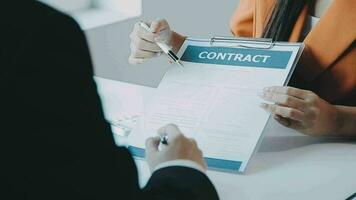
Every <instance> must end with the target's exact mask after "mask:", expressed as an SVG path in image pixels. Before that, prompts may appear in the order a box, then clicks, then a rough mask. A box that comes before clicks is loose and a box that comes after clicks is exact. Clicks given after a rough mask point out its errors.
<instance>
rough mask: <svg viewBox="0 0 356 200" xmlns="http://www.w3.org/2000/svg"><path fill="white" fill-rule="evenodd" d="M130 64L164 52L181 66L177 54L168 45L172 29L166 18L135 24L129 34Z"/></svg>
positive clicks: (139, 62)
mask: <svg viewBox="0 0 356 200" xmlns="http://www.w3.org/2000/svg"><path fill="white" fill-rule="evenodd" d="M130 38H131V45H130V47H131V55H130V57H129V62H130V63H131V64H141V63H143V62H145V61H146V60H148V59H149V58H152V57H155V56H158V55H161V53H162V52H163V53H165V54H166V55H167V56H168V57H169V58H170V60H171V61H172V62H173V63H176V64H178V65H180V66H182V67H183V64H182V63H181V62H180V61H179V58H178V57H177V55H176V54H175V53H174V52H173V50H172V48H171V47H170V42H171V39H172V31H171V29H170V27H169V25H168V23H167V21H166V20H155V21H153V22H152V23H151V24H150V26H149V25H147V24H146V23H144V22H138V23H136V24H135V27H134V30H133V32H132V33H131V35H130Z"/></svg>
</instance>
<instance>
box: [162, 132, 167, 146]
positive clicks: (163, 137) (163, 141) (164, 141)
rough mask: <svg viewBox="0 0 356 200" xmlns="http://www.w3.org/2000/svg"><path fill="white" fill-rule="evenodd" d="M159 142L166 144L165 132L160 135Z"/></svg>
mask: <svg viewBox="0 0 356 200" xmlns="http://www.w3.org/2000/svg"><path fill="white" fill-rule="evenodd" d="M160 142H161V144H164V145H168V135H167V134H163V135H161V136H160Z"/></svg>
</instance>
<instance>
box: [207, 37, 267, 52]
mask: <svg viewBox="0 0 356 200" xmlns="http://www.w3.org/2000/svg"><path fill="white" fill-rule="evenodd" d="M228 44H229V45H228ZM210 45H211V46H232V47H244V48H251V49H271V48H273V46H274V42H273V40H272V38H248V37H220V36H216V37H212V38H211V39H210Z"/></svg>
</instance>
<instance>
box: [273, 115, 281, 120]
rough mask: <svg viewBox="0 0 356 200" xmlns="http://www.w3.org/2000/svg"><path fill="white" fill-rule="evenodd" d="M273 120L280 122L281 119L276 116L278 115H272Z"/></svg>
mask: <svg viewBox="0 0 356 200" xmlns="http://www.w3.org/2000/svg"><path fill="white" fill-rule="evenodd" d="M273 118H274V119H276V120H280V119H281V117H280V116H278V115H273Z"/></svg>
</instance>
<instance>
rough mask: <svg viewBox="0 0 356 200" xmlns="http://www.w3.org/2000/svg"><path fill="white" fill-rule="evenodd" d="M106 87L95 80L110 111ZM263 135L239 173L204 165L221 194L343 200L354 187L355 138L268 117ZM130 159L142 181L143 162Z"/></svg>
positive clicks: (232, 199)
mask: <svg viewBox="0 0 356 200" xmlns="http://www.w3.org/2000/svg"><path fill="white" fill-rule="evenodd" d="M111 86H112V85H111ZM111 86H110V87H111ZM110 87H109V85H107V83H104V82H98V88H99V92H100V93H101V96H102V99H103V104H104V108H105V109H111V110H110V112H111V113H112V114H114V113H115V109H116V108H115V105H114V104H116V103H115V99H116V101H117V100H118V97H115V94H113V93H111V94H109V93H110V92H109V91H104V90H105V88H106V89H107V88H110ZM109 90H110V91H113V90H115V89H113V88H111V89H109ZM135 95H137V94H135ZM112 98H114V100H113V99H112ZM110 102H111V103H110ZM109 104H111V105H109ZM106 113H107V112H106ZM264 136H265V137H264V139H263V141H262V143H261V146H260V148H259V151H258V152H257V153H256V155H255V156H254V158H253V160H252V161H251V163H250V165H249V167H248V169H247V172H246V174H245V175H239V174H232V173H225V172H218V171H208V176H209V177H210V178H211V180H212V181H213V183H214V185H215V186H216V188H217V190H218V193H219V195H220V197H221V199H222V200H247V199H248V200H255V199H256V200H264V199H266V200H309V199H311V200H328V199H330V200H338V199H340V200H343V199H345V198H346V197H348V196H350V195H351V194H352V193H354V192H356V143H355V142H347V141H342V140H339V139H337V140H336V139H332V138H322V139H321V138H313V137H309V136H304V135H301V134H299V133H297V132H295V131H292V130H290V129H287V128H284V127H282V126H281V125H279V124H277V123H276V122H275V121H274V120H273V119H272V120H270V122H269V124H268V126H267V127H266V129H265V132H264ZM136 164H137V167H138V171H139V176H140V184H141V185H144V184H145V183H146V181H147V180H148V178H149V176H150V172H149V169H148V166H147V164H146V162H145V161H143V160H136Z"/></svg>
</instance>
